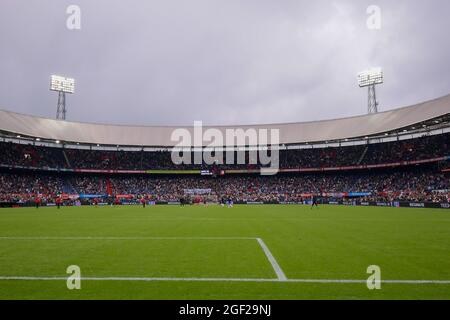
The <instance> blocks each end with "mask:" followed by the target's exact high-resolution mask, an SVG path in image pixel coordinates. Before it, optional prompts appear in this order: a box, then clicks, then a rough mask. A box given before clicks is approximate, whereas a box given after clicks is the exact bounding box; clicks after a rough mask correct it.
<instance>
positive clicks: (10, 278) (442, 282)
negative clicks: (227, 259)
mask: <svg viewBox="0 0 450 320" xmlns="http://www.w3.org/2000/svg"><path fill="white" fill-rule="evenodd" d="M67 279H68V278H66V277H17V276H2V277H0V281H14V280H16V281H17V280H21V281H66V280H67ZM80 280H81V281H144V282H155V281H173V282H278V283H325V284H326V283H335V284H349V283H367V280H351V279H285V280H280V279H245V278H243V279H239V278H164V277H161V278H144V277H142V278H141V277H81V278H80ZM381 283H391V284H439V285H450V280H381Z"/></svg>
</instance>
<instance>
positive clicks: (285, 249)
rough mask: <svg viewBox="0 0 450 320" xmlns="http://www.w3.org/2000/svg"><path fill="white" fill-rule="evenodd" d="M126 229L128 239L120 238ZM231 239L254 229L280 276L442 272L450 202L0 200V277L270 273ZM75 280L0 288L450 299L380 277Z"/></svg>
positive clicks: (433, 289)
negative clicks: (102, 203) (313, 204)
mask: <svg viewBox="0 0 450 320" xmlns="http://www.w3.org/2000/svg"><path fill="white" fill-rule="evenodd" d="M20 237H23V238H22V239H18V238H20ZM33 237H34V238H33ZM52 237H55V238H58V239H52ZM68 237H75V238H80V237H95V238H96V239H88V238H86V239H81V238H80V239H67V238H68ZM104 237H111V238H109V239H101V238H104ZM127 237H128V238H135V239H120V238H127ZM150 237H151V238H160V237H163V238H164V237H169V238H171V239H150ZM210 237H214V238H215V239H194V238H210ZM45 238H47V239H45ZM175 238H180V239H175ZM181 238H191V239H181ZM216 238H223V239H216ZM229 238H233V239H229ZM236 238H261V239H263V240H264V242H265V244H266V245H267V247H268V248H269V250H270V251H271V252H272V254H273V256H274V257H275V259H276V261H277V262H278V264H279V265H280V267H281V268H282V270H283V271H284V273H285V274H286V276H287V278H288V279H360V280H366V279H367V278H368V276H369V275H368V274H366V269H367V267H368V266H369V265H378V266H380V267H381V276H382V279H383V280H450V212H449V211H447V210H437V209H436V210H434V209H409V208H369V207H343V206H341V207H338V206H321V207H320V209H319V210H317V209H314V210H310V208H309V206H279V205H278V206H269V205H266V206H235V207H234V208H223V207H219V206H209V207H190V206H186V207H179V206H155V207H151V206H149V207H147V208H145V209H143V208H142V207H127V206H122V207H98V208H94V207H82V208H76V207H68V208H62V209H61V210H57V209H56V208H40V209H38V210H36V209H35V208H24V209H1V210H0V277H6V276H29V277H67V276H68V275H67V274H66V272H65V271H66V268H67V267H68V266H69V265H73V264H75V265H78V266H80V268H81V274H82V277H169V278H180V277H181V278H258V279H260V278H263V279H271V278H273V279H276V277H277V276H276V274H275V272H274V269H273V268H272V265H271V264H270V262H269V261H268V259H267V257H266V255H265V253H264V251H263V250H262V248H261V246H260V245H259V244H258V242H257V241H256V240H254V239H236ZM81 286H82V288H81V290H68V289H67V287H66V281H65V280H57V281H40V280H39V281H37V280H32V281H29V280H0V299H448V298H450V284H393V283H383V284H382V289H381V290H373V291H370V290H368V289H367V286H366V284H365V283H286V282H227V281H218V282H209V281H206V282H190V281H149V282H144V281H88V280H86V281H82V283H81Z"/></svg>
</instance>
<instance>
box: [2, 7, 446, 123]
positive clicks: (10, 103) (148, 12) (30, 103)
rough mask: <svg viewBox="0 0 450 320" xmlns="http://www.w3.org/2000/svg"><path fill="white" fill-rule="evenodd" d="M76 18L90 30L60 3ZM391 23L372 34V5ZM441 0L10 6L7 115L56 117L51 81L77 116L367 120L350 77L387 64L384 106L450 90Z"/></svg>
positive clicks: (6, 19)
mask: <svg viewBox="0 0 450 320" xmlns="http://www.w3.org/2000/svg"><path fill="white" fill-rule="evenodd" d="M69 4H77V5H79V6H80V7H81V10H82V30H80V31H69V30H67V29H66V27H65V20H66V14H65V9H66V7H67V6H68V5H69ZM370 4H377V5H379V6H380V7H381V9H382V17H383V28H382V29H381V30H380V31H375V32H374V31H370V30H368V29H367V28H366V19H367V15H366V8H367V7H368V6H369V5H370ZM449 9H450V3H449V2H448V1H447V0H433V1H425V0H398V1H388V0H380V1H360V0H358V1H356V0H353V1H349V0H340V1H325V0H319V1H300V0H298V1H293V0H292V1H289V0H285V1H276V0H271V1H268V0H265V1H264V0H262V1H261V0H259V1H257V0H239V1H238V0H227V1H224V0H222V1H218V0H190V1H181V0H179V1H174V0H169V1H144V0H142V1H139V0H132V1H125V0H121V1H119V0H114V1H111V0H95V1H92V0H72V1H66V0H58V1H54V0H39V1H38V0H2V1H1V3H0V71H1V72H0V108H5V109H8V110H12V111H17V112H23V113H29V114H34V115H39V116H48V117H54V113H55V108H56V96H55V94H54V93H52V92H50V91H48V80H49V75H50V74H52V73H60V74H64V75H69V76H73V77H75V78H76V79H77V92H76V94H75V95H73V96H69V97H68V106H69V114H68V115H69V119H70V120H74V121H92V122H110V123H126V124H192V122H193V121H194V120H203V121H204V122H205V123H208V124H225V123H273V122H293V121H309V120H319V119H326V118H338V117H344V116H351V115H356V114H362V113H365V111H366V110H365V108H366V92H365V91H363V90H361V89H359V88H358V87H357V85H356V74H357V72H359V71H361V70H362V69H364V68H366V67H370V66H378V65H379V66H382V67H383V68H384V70H385V73H386V83H385V84H384V85H383V86H380V87H379V92H378V93H379V97H380V100H381V106H380V109H381V110H388V109H391V108H394V107H399V106H404V105H409V104H413V103H415V102H418V101H423V100H427V99H431V98H435V97H438V96H441V95H445V94H447V93H449V91H450V90H449V88H450V74H449V72H448V70H449V69H450V68H449V63H450V62H449V61H448V57H449V56H450V43H449V42H450V41H449V40H448V35H447V34H446V33H447V32H448V30H449V29H450V22H449V20H448V18H447V17H446V15H447V12H449Z"/></svg>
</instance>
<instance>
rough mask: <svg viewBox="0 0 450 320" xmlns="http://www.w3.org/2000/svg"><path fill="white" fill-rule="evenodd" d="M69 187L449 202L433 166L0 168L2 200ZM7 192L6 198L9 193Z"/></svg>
mask: <svg viewBox="0 0 450 320" xmlns="http://www.w3.org/2000/svg"><path fill="white" fill-rule="evenodd" d="M68 188H70V190H72V192H74V193H77V194H92V195H105V196H110V197H111V196H112V197H114V196H116V195H130V196H133V197H139V196H141V195H145V196H147V197H149V199H153V200H155V201H178V200H179V199H180V198H182V197H185V196H187V195H189V196H192V195H195V191H192V190H200V191H199V192H200V194H202V195H203V196H208V199H210V200H213V199H214V201H218V200H219V199H222V198H226V199H231V200H233V201H267V202H270V201H279V202H291V201H302V200H303V199H304V198H305V197H306V196H307V195H308V194H316V195H323V194H327V197H339V195H338V194H341V193H352V192H355V193H371V195H370V196H368V197H366V198H365V200H371V201H379V200H380V199H388V200H389V201H394V200H409V201H432V202H437V201H441V202H448V198H449V196H450V193H449V190H450V178H449V174H447V173H442V172H436V171H432V170H431V169H427V170H425V169H423V170H419V169H414V170H407V171H394V172H365V173H341V174H330V173H328V174H325V173H318V174H308V175H277V176H259V175H247V176H231V175H230V176H219V177H215V178H214V177H202V176H179V177H174V176H170V177H168V176H167V177H153V176H129V175H126V176H117V175H115V176H111V177H108V176H86V175H84V176H73V175H67V176H65V175H58V176H55V175H53V176H49V175H46V174H37V173H35V174H25V173H22V174H11V173H1V174H0V201H1V200H3V201H6V200H7V199H11V198H12V199H14V198H15V197H17V195H25V197H32V196H36V194H43V195H49V196H50V197H51V196H55V195H58V194H61V193H63V192H64V190H66V192H67V189H68ZM8 197H9V198H8Z"/></svg>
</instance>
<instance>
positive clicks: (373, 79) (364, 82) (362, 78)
mask: <svg viewBox="0 0 450 320" xmlns="http://www.w3.org/2000/svg"><path fill="white" fill-rule="evenodd" d="M383 81H384V75H383V70H382V69H381V68H372V69H369V70H366V71H363V72H361V73H359V74H358V84H359V87H360V88H365V87H368V88H369V102H368V106H367V112H368V113H377V112H378V101H377V95H376V92H375V86H376V85H377V84H382V83H383Z"/></svg>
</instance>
